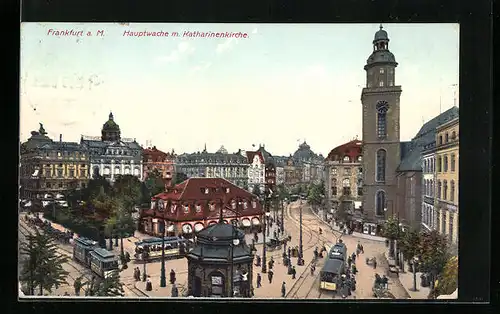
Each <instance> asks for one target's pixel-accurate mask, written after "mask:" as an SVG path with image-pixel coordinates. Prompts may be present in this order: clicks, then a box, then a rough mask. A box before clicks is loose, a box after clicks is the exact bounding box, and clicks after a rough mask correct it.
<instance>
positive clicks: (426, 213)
mask: <svg viewBox="0 0 500 314" xmlns="http://www.w3.org/2000/svg"><path fill="white" fill-rule="evenodd" d="M435 219H436V211H435V210H434V207H433V206H431V205H427V204H422V221H423V223H425V224H426V225H427V226H429V228H432V229H435Z"/></svg>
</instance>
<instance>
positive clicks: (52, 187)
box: [42, 182, 87, 189]
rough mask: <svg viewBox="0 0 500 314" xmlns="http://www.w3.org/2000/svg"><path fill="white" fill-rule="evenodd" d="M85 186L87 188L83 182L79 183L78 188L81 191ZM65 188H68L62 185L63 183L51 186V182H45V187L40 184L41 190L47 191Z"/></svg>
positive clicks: (64, 184)
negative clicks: (45, 189)
mask: <svg viewBox="0 0 500 314" xmlns="http://www.w3.org/2000/svg"><path fill="white" fill-rule="evenodd" d="M86 186H87V184H86V183H84V182H81V183H80V187H81V188H82V189H84V188H85V187H86ZM66 187H68V184H66V183H63V182H59V183H54V184H52V183H51V182H46V183H45V186H44V184H43V183H42V188H47V189H56V188H59V189H63V188H66Z"/></svg>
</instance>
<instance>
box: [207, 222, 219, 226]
mask: <svg viewBox="0 0 500 314" xmlns="http://www.w3.org/2000/svg"><path fill="white" fill-rule="evenodd" d="M215 224H217V221H211V222H209V223H208V225H209V226H211V225H215Z"/></svg>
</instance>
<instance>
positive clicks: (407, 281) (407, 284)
mask: <svg viewBox="0 0 500 314" xmlns="http://www.w3.org/2000/svg"><path fill="white" fill-rule="evenodd" d="M384 259H385V261H388V258H387V251H386V252H384ZM420 275H422V273H420V272H417V291H412V290H413V273H412V272H409V271H405V272H400V273H399V276H398V280H399V282H400V284H401V286H402V287H403V289H404V290H405V291H406V293H407V294H408V296H409V297H410V298H411V299H427V297H428V296H429V293H430V291H431V290H430V288H429V287H422V286H421V284H420V283H421V281H422V280H421V279H420Z"/></svg>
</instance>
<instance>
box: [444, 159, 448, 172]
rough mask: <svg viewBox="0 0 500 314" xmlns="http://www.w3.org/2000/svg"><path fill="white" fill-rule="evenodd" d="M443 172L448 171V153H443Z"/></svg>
mask: <svg viewBox="0 0 500 314" xmlns="http://www.w3.org/2000/svg"><path fill="white" fill-rule="evenodd" d="M443 172H448V155H444V162H443Z"/></svg>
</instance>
